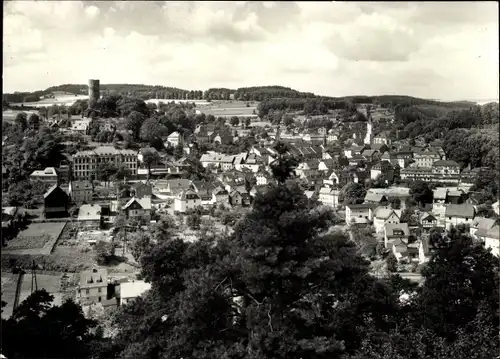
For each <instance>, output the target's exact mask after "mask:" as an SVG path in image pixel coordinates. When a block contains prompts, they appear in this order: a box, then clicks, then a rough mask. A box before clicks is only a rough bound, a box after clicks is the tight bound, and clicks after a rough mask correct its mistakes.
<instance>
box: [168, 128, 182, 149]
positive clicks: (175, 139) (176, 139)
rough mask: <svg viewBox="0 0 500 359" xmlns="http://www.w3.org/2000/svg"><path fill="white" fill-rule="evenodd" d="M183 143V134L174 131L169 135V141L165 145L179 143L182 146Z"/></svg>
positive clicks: (171, 145)
mask: <svg viewBox="0 0 500 359" xmlns="http://www.w3.org/2000/svg"><path fill="white" fill-rule="evenodd" d="M183 144H184V138H183V137H182V135H181V134H180V133H179V132H177V131H174V132H172V133H171V134H170V135H168V137H167V141H166V142H165V143H164V146H165V147H177V146H179V145H181V146H182V145H183Z"/></svg>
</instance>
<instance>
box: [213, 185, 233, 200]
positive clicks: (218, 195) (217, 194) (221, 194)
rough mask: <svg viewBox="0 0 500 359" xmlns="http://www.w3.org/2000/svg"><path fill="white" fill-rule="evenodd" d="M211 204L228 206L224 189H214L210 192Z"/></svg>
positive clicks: (226, 193) (227, 198)
mask: <svg viewBox="0 0 500 359" xmlns="http://www.w3.org/2000/svg"><path fill="white" fill-rule="evenodd" d="M212 202H213V203H214V204H224V205H226V204H229V193H228V191H227V190H226V189H225V188H222V187H219V186H218V187H216V188H215V189H214V190H213V191H212Z"/></svg>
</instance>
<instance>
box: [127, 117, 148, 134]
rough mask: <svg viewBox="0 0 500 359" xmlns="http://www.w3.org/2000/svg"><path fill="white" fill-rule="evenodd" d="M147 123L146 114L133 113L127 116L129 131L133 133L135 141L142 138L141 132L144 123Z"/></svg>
mask: <svg viewBox="0 0 500 359" xmlns="http://www.w3.org/2000/svg"><path fill="white" fill-rule="evenodd" d="M144 122H145V116H144V114H142V113H140V112H138V111H132V112H130V113H129V114H128V116H127V130H129V131H131V132H132V136H133V138H134V139H138V138H139V137H140V132H141V128H142V125H143V123H144Z"/></svg>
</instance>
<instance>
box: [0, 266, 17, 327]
mask: <svg viewBox="0 0 500 359" xmlns="http://www.w3.org/2000/svg"><path fill="white" fill-rule="evenodd" d="M17 278H18V275H17V274H12V273H7V272H3V273H2V300H3V301H4V302H6V303H7V305H6V306H5V307H4V308H3V309H2V318H3V319H6V318H9V317H10V316H11V315H12V310H13V307H14V300H15V298H16V286H17Z"/></svg>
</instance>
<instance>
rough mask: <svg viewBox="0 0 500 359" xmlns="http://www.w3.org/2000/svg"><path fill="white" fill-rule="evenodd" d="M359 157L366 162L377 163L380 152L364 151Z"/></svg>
mask: <svg viewBox="0 0 500 359" xmlns="http://www.w3.org/2000/svg"><path fill="white" fill-rule="evenodd" d="M361 155H362V156H363V157H364V158H365V160H366V161H368V162H374V161H378V160H379V159H380V152H379V151H377V150H364V151H363V153H361Z"/></svg>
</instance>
